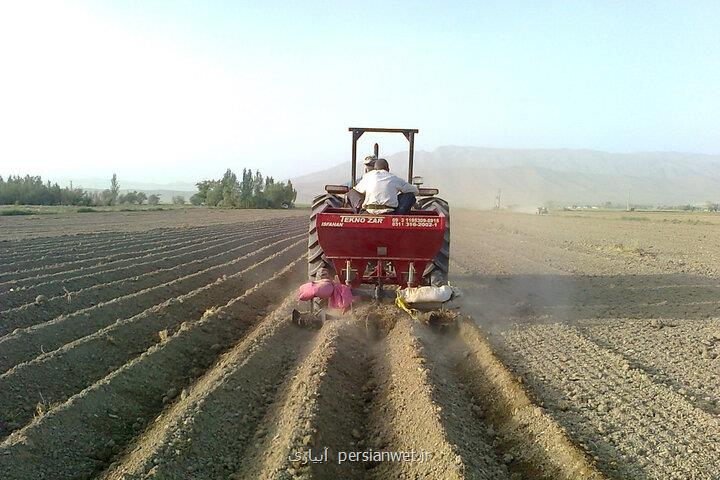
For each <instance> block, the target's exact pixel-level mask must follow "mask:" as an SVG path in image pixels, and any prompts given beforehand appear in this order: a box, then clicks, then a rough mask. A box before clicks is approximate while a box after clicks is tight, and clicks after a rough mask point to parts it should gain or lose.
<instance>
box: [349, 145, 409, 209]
mask: <svg viewBox="0 0 720 480" xmlns="http://www.w3.org/2000/svg"><path fill="white" fill-rule="evenodd" d="M353 190H355V191H357V192H358V193H360V194H364V195H365V200H364V201H363V204H362V208H363V209H364V210H366V211H367V212H368V213H374V214H384V213H385V214H386V213H394V214H396V215H406V214H408V213H409V212H410V209H411V208H412V206H413V205H415V195H416V194H417V193H420V192H419V190H418V188H417V187H416V186H415V185H412V184H410V183H408V182H406V181H405V180H403V179H401V178H400V177H398V176H396V175H393V174H392V173H390V166H389V165H388V162H387V160H385V159H384V158H378V159H377V160H375V169H374V170H371V171H369V172H367V173H366V174H365V175H364V176H363V178H362V179H361V180H360V181H359V182H358V183H357V185H355V188H354V189H353Z"/></svg>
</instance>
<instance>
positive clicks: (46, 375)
mask: <svg viewBox="0 0 720 480" xmlns="http://www.w3.org/2000/svg"><path fill="white" fill-rule="evenodd" d="M301 253H302V241H300V242H296V243H294V244H292V245H291V246H289V247H287V248H285V249H284V250H281V251H280V252H278V253H276V254H274V255H272V256H270V257H267V258H265V259H264V260H262V261H260V262H258V263H256V264H255V265H253V266H251V267H249V268H247V269H245V270H243V271H242V272H239V273H236V274H234V275H232V276H229V277H227V278H226V279H221V280H219V281H218V282H216V283H214V284H210V285H206V286H205V287H202V288H199V289H197V290H194V291H192V292H190V293H188V294H185V295H181V296H179V297H177V298H174V299H172V300H169V301H167V302H165V303H163V304H161V305H158V306H156V307H153V308H151V309H149V310H146V311H145V312H142V313H140V314H138V315H135V316H134V317H131V318H127V319H124V320H119V321H118V322H116V323H113V324H111V325H109V326H107V327H105V328H103V329H102V330H99V331H97V332H95V333H93V334H91V335H88V336H86V337H83V338H80V339H78V340H75V341H73V342H71V343H69V344H66V345H64V346H63V347H62V348H60V349H58V350H55V351H53V352H49V353H47V354H44V355H41V356H39V357H37V358H35V359H34V360H32V361H30V362H28V363H23V364H19V365H16V366H15V367H13V368H12V369H11V370H9V371H7V372H6V373H4V374H3V375H0V415H2V416H3V417H2V419H1V420H0V423H3V424H4V428H5V432H4V433H5V434H7V433H9V431H12V430H13V429H14V428H18V427H20V426H22V425H24V424H25V423H27V421H28V420H30V419H31V418H32V415H33V410H34V409H36V406H37V402H42V403H43V404H47V405H52V404H55V403H57V402H63V401H65V400H66V399H67V398H68V397H70V396H71V395H72V394H74V393H75V392H78V391H80V390H82V389H83V388H85V387H87V386H88V385H90V384H92V382H94V381H96V380H98V379H100V378H102V377H103V376H104V375H107V374H108V373H109V372H111V371H112V370H114V369H116V368H118V367H119V366H121V365H122V364H123V363H125V362H127V361H128V360H129V359H130V358H132V357H134V356H136V355H139V354H140V353H142V352H143V351H145V350H146V349H148V348H149V347H150V346H152V345H153V344H155V343H157V342H158V341H161V340H162V339H163V338H165V337H166V336H167V335H170V334H172V333H173V332H174V331H176V330H177V329H179V328H182V324H183V323H185V322H192V321H193V320H194V319H196V318H198V317H199V316H201V315H203V313H204V312H206V313H207V314H211V313H212V309H213V308H214V307H216V306H218V305H222V304H223V303H225V302H227V301H228V299H229V298H233V297H235V296H236V295H237V293H238V292H242V291H244V290H246V289H249V288H251V287H252V286H253V285H254V284H256V283H259V282H261V281H263V280H265V278H266V276H267V272H270V271H278V270H281V269H282V267H283V266H286V265H288V264H291V263H293V261H294V260H296V259H298V257H300V255H301ZM58 379H62V381H58Z"/></svg>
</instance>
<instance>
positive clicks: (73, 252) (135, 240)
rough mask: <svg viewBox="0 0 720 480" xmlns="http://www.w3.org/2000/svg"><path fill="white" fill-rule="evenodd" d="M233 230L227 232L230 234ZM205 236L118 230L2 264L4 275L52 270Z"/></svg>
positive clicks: (173, 232) (196, 233)
mask: <svg viewBox="0 0 720 480" xmlns="http://www.w3.org/2000/svg"><path fill="white" fill-rule="evenodd" d="M218 233H219V232H213V234H214V235H218ZM230 233H231V232H227V234H230ZM203 237H207V234H206V233H205V234H203V232H187V231H183V230H182V229H173V230H169V231H165V232H163V233H162V234H161V235H154V236H149V235H142V234H141V235H130V234H118V235H117V237H116V238H114V239H113V240H111V241H110V242H109V243H108V244H107V246H106V245H93V246H92V247H91V248H86V249H80V248H78V247H76V246H73V245H63V246H62V248H61V249H58V250H57V251H53V252H52V253H40V252H38V253H36V254H32V255H29V256H26V258H18V259H15V260H13V261H9V260H6V261H5V262H4V263H3V264H2V266H0V275H3V276H5V275H8V274H10V273H16V272H18V273H19V272H24V273H27V274H30V273H32V272H35V271H39V270H44V271H45V272H48V273H49V272H50V271H52V269H53V267H55V268H57V267H58V266H59V265H65V266H70V265H80V264H81V263H92V262H93V261H95V262H97V261H99V260H101V259H103V258H107V257H116V256H118V255H122V254H125V253H127V252H137V251H138V250H141V249H142V248H143V247H145V246H147V245H157V246H159V245H167V244H175V243H176V242H178V241H179V240H185V239H188V238H203ZM66 259H69V260H66ZM8 278H12V277H8Z"/></svg>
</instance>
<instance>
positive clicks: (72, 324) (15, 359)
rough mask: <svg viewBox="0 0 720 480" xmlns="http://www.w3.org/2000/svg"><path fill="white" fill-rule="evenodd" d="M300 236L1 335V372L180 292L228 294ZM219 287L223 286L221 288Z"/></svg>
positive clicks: (190, 293) (188, 293) (250, 246)
mask: <svg viewBox="0 0 720 480" xmlns="http://www.w3.org/2000/svg"><path fill="white" fill-rule="evenodd" d="M297 238H298V237H297V236H296V237H291V238H290V239H284V240H280V241H277V242H274V243H271V244H269V245H266V246H264V247H261V248H258V249H255V248H254V247H255V246H256V245H255V244H252V245H249V246H248V247H249V248H247V250H250V252H249V253H246V254H245V255H243V256H241V257H239V258H236V259H234V260H232V261H230V262H226V263H223V264H220V265H215V266H212V267H209V268H206V269H204V270H202V271H200V272H196V273H193V274H190V275H187V276H185V277H180V278H176V279H174V280H172V281H170V282H167V283H164V284H161V285H156V286H154V287H151V288H148V289H145V290H142V291H140V292H137V293H133V294H130V295H126V296H124V297H119V298H116V299H113V300H111V301H109V302H105V303H101V304H99V305H96V306H94V307H91V308H87V309H84V310H80V311H78V312H74V313H73V314H71V315H66V316H61V317H58V318H56V319H54V320H51V321H48V322H45V323H41V324H38V325H34V326H31V327H28V328H24V329H21V330H20V331H18V332H14V333H12V334H10V335H6V336H5V337H2V338H0V352H1V353H0V371H3V372H4V371H6V370H8V369H9V368H12V367H13V366H14V365H17V364H19V363H22V362H25V361H28V360H31V359H32V358H35V357H36V356H38V355H41V354H43V353H44V352H46V351H48V352H49V351H52V350H55V349H57V348H60V347H61V346H62V345H63V344H65V343H68V342H72V341H73V340H75V339H78V338H81V337H83V336H85V335H89V334H91V333H93V332H95V331H97V330H100V329H102V328H104V327H106V326H107V325H109V324H111V323H113V322H114V321H119V320H121V319H123V318H129V317H132V316H133V315H136V314H139V313H140V312H143V311H145V310H147V309H150V308H151V307H156V308H159V306H164V305H165V303H168V302H169V303H168V305H172V302H173V299H174V298H176V297H178V296H180V295H192V294H193V292H196V294H197V293H199V292H204V291H205V290H208V289H210V287H214V288H213V289H212V293H215V294H221V293H224V292H225V291H226V290H227V289H228V288H232V282H233V281H236V280H237V279H238V278H240V277H241V274H242V271H244V270H243V269H247V268H252V267H253V266H254V264H255V263H257V262H258V258H259V256H260V255H263V254H265V255H267V254H269V253H270V254H272V253H273V252H274V251H276V250H277V249H282V248H284V247H286V246H287V245H288V244H290V243H292V242H293V241H294V240H296V239H297ZM264 240H265V239H263V240H262V241H264ZM238 272H239V273H238ZM228 275H229V280H230V281H231V283H230V284H227V285H226V284H224V282H225V277H226V276H228ZM218 286H221V287H222V288H217V287H218ZM164 302H165V303H164ZM175 308H181V306H179V305H178V306H176V307H175Z"/></svg>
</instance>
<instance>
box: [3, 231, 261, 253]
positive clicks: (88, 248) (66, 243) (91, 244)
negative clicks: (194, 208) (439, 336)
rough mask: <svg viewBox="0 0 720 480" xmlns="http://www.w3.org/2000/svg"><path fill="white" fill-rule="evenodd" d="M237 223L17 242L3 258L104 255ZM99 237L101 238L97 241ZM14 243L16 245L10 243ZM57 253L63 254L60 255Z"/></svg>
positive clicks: (212, 232)
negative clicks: (125, 245)
mask: <svg viewBox="0 0 720 480" xmlns="http://www.w3.org/2000/svg"><path fill="white" fill-rule="evenodd" d="M263 222H268V223H269V221H257V222H253V223H263ZM237 226H238V224H224V225H212V226H199V227H182V228H157V229H152V230H149V231H146V232H123V231H119V232H105V233H83V234H76V235H64V236H59V237H51V238H35V239H23V240H18V241H15V242H14V243H16V244H17V246H16V247H15V248H14V250H12V249H11V245H8V246H7V247H8V248H7V249H6V252H8V254H7V255H3V256H0V261H2V262H3V263H5V262H7V263H10V262H16V261H28V260H33V259H37V258H38V257H53V256H56V255H57V256H62V255H65V253H63V251H64V250H69V251H72V252H73V253H76V254H83V253H88V252H98V251H100V252H102V251H104V250H105V249H106V247H111V246H113V245H116V244H117V243H118V240H122V241H124V240H127V241H134V240H139V241H145V242H147V243H153V242H156V241H157V240H158V239H165V238H170V237H173V238H182V237H184V236H185V235H188V234H193V235H194V234H197V235H198V236H202V235H204V236H208V235H213V234H217V233H222V232H232V231H233V230H234V229H236V228H237ZM98 236H102V238H100V239H98V238H97V237H98ZM8 243H13V242H8ZM58 250H59V251H60V253H57V252H58Z"/></svg>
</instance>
